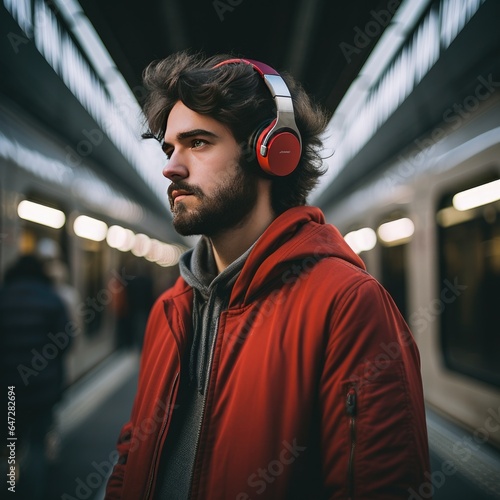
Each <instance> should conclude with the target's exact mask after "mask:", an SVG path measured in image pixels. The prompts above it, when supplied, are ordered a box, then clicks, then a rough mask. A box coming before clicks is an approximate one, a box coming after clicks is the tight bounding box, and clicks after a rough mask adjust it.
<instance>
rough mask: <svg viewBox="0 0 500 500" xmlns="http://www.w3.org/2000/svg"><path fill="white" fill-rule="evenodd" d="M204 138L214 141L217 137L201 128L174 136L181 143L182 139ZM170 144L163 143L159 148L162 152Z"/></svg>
mask: <svg viewBox="0 0 500 500" xmlns="http://www.w3.org/2000/svg"><path fill="white" fill-rule="evenodd" d="M200 135H202V136H205V137H213V138H214V139H218V138H219V136H218V135H217V134H215V133H214V132H210V130H205V129H202V128H195V129H193V130H187V131H186V132H179V133H178V134H177V136H176V138H177V140H178V141H182V140H184V139H189V138H190V137H197V136H200ZM170 146H171V144H170V143H169V142H165V141H163V142H162V144H161V147H162V149H163V151H165V150H166V149H167V148H168V147H170Z"/></svg>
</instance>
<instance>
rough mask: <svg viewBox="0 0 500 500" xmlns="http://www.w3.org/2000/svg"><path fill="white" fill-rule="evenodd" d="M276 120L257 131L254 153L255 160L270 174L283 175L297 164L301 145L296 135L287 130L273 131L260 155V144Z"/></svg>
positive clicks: (289, 172)
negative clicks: (265, 149) (263, 152)
mask: <svg viewBox="0 0 500 500" xmlns="http://www.w3.org/2000/svg"><path fill="white" fill-rule="evenodd" d="M275 123H276V120H273V121H272V122H271V123H270V124H269V125H267V126H266V127H265V128H264V129H262V130H261V131H260V132H258V133H257V139H256V142H255V154H256V156H257V161H258V163H259V165H260V167H261V168H262V170H264V172H266V173H268V174H270V175H276V176H280V177H283V176H285V175H289V174H291V173H292V172H293V171H294V170H295V169H296V168H297V165H298V164H299V161H300V153H301V146H300V141H299V139H298V137H297V136H296V135H295V134H294V133H293V132H291V131H289V130H283V129H282V130H281V131H277V132H275V133H274V134H273V135H272V136H271V138H270V139H269V141H268V142H267V151H266V154H265V156H264V155H262V152H261V146H262V143H263V142H264V139H265V138H266V136H267V134H268V133H269V131H270V130H271V129H272V128H273V127H274V124H275Z"/></svg>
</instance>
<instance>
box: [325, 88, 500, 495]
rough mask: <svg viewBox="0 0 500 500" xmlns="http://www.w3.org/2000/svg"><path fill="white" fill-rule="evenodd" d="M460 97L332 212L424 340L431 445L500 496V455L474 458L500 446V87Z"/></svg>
mask: <svg viewBox="0 0 500 500" xmlns="http://www.w3.org/2000/svg"><path fill="white" fill-rule="evenodd" d="M457 106H459V107H455V108H450V110H452V111H450V112H445V113H444V114H443V120H442V121H441V122H439V123H437V124H436V125H435V126H434V127H433V128H432V129H431V130H429V131H428V132H427V133H426V134H424V135H422V136H421V137H419V138H418V139H416V140H414V141H413V142H412V143H411V144H409V145H408V146H407V147H406V148H405V149H404V150H401V151H399V152H397V153H396V154H395V155H394V156H393V157H392V159H391V160H390V161H387V162H386V163H385V164H384V165H381V166H380V168H379V169H378V170H377V171H376V172H375V173H373V174H372V175H371V176H370V177H369V178H367V179H366V180H364V181H363V182H362V183H359V185H358V186H357V188H356V189H354V190H353V191H352V192H350V193H349V194H348V196H346V197H345V198H344V199H342V200H341V201H339V202H338V203H336V204H334V205H333V206H331V207H330V208H329V209H328V211H326V216H327V220H328V221H329V222H331V223H333V224H335V225H336V226H337V227H338V228H339V229H340V231H341V232H342V234H343V235H344V237H345V239H346V241H347V242H348V243H349V244H350V245H351V247H352V248H353V249H354V250H355V251H356V252H357V253H358V254H359V255H360V256H361V257H362V258H363V260H364V261H365V263H366V265H367V268H368V270H369V271H370V272H371V273H372V274H373V275H374V276H375V277H376V278H377V279H378V280H379V281H380V282H381V283H382V284H383V285H384V286H385V287H386V288H387V289H388V290H389V292H390V293H391V294H392V296H393V297H394V299H395V301H396V303H397V304H398V306H399V308H400V309H401V311H402V313H403V314H404V316H405V318H406V319H407V322H408V323H409V325H410V328H411V330H412V332H413V334H414V336H415V338H416V341H417V343H418V345H419V348H420V355H421V366H422V376H423V382H424V391H425V399H426V404H427V407H428V409H429V411H431V412H432V413H433V414H434V415H436V418H437V419H442V420H439V421H441V422H442V423H443V426H442V427H440V429H439V432H436V430H435V428H434V426H433V425H432V424H430V425H429V438H430V443H431V449H433V448H434V449H436V447H437V448H438V449H439V451H440V452H443V453H444V456H446V457H448V458H449V459H450V460H452V461H453V463H454V464H457V465H461V466H462V468H463V471H464V473H466V474H467V475H469V476H470V475H472V477H473V478H475V480H476V481H479V482H484V484H487V483H488V481H490V482H491V481H493V482H494V484H493V486H492V488H491V491H495V492H496V494H497V495H498V494H500V491H498V470H499V469H498V467H499V466H500V461H498V458H496V461H495V460H492V461H491V462H489V465H488V466H485V464H484V463H481V464H479V465H478V468H475V469H474V468H473V467H472V465H473V463H474V457H475V456H476V455H477V453H482V452H486V453H488V451H493V452H494V455H493V456H495V457H498V455H496V453H497V452H498V450H499V449H500V322H499V315H498V308H499V307H500V94H498V92H494V91H492V92H491V93H490V94H489V95H488V96H487V98H484V99H479V98H477V97H475V96H474V95H473V94H471V95H469V96H467V97H466V98H465V99H464V100H463V102H460V103H457ZM455 110H456V112H455ZM459 110H462V113H459V112H458V111H459ZM450 425H451V426H453V428H454V429H456V431H457V432H456V433H455V434H449V432H448V430H449V428H450ZM446 436H448V437H446ZM487 461H488V460H487ZM483 462H484V461H483ZM484 467H486V469H484ZM471 469H474V471H473V473H472V474H471V472H470V470H471ZM478 470H479V472H478ZM485 470H486V471H490V472H489V473H488V472H486V473H485ZM495 471H496V472H495ZM495 477H496V479H495ZM495 498H496V497H495Z"/></svg>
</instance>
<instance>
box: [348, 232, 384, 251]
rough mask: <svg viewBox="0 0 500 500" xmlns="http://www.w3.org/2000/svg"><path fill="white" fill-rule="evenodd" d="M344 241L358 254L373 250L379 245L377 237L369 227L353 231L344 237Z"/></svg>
mask: <svg viewBox="0 0 500 500" xmlns="http://www.w3.org/2000/svg"><path fill="white" fill-rule="evenodd" d="M344 239H345V241H346V242H347V244H348V245H349V246H350V247H351V248H352V249H353V251H354V252H356V253H357V254H359V253H361V252H367V251H368V250H371V249H372V248H373V247H374V246H375V245H376V243H377V235H376V234H375V231H374V230H373V229H371V228H369V227H363V228H361V229H358V230H357V231H351V232H350V233H347V234H346V235H345V236H344Z"/></svg>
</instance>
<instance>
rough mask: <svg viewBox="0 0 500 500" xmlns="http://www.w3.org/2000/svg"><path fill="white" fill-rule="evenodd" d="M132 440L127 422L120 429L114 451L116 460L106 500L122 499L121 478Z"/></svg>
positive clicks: (130, 423) (130, 426) (108, 484)
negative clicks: (116, 454) (116, 456)
mask: <svg viewBox="0 0 500 500" xmlns="http://www.w3.org/2000/svg"><path fill="white" fill-rule="evenodd" d="M131 438H132V422H127V423H126V424H125V425H124V426H123V427H122V429H121V432H120V435H119V437H118V442H117V445H116V449H117V452H118V458H117V461H116V464H115V466H114V468H113V471H112V472H111V476H110V477H109V479H108V483H107V486H106V496H105V499H106V500H119V499H121V498H122V489H123V478H124V475H125V467H126V464H127V459H128V452H129V448H130V443H131Z"/></svg>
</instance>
